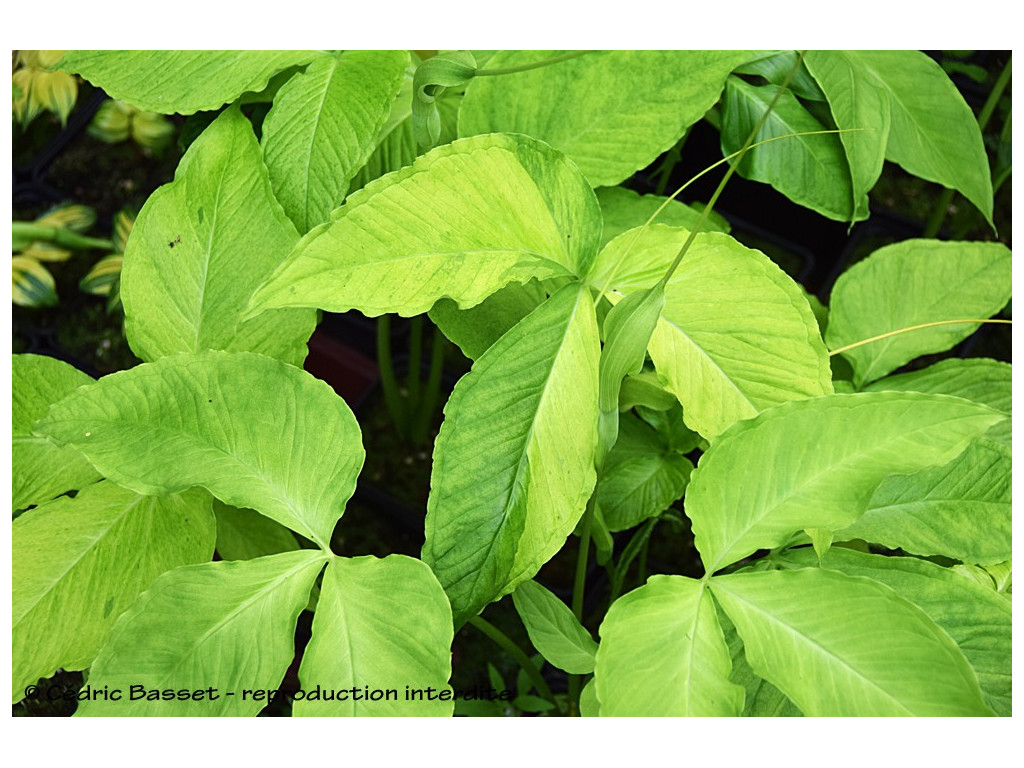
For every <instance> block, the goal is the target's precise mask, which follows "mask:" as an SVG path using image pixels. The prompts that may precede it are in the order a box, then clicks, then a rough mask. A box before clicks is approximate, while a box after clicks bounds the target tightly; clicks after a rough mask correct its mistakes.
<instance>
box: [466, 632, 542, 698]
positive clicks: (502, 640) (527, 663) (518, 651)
mask: <svg viewBox="0 0 1024 768" xmlns="http://www.w3.org/2000/svg"><path fill="white" fill-rule="evenodd" d="M468 623H469V624H471V625H472V626H474V627H476V629H478V630H480V631H481V632H482V633H484V634H485V635H487V636H488V637H489V638H491V640H493V641H494V642H495V643H497V644H498V645H499V646H501V648H502V650H504V651H505V652H506V653H507V654H508V655H509V656H511V657H512V658H513V659H515V660H516V662H518V664H519V666H520V667H522V668H523V671H524V672H526V674H527V675H528V676H529V678H530V680H531V681H532V682H533V685H534V687H535V688H536V689H537V693H539V694H540V695H541V696H542V697H543V698H545V699H547V700H548V701H550V702H551V703H552V704H554V705H555V706H558V700H557V699H556V698H555V694H554V693H553V692H552V691H551V687H550V686H549V685H548V683H547V680H545V679H544V676H543V675H541V673H540V670H539V669H537V667H536V666H534V663H533V659H531V658H530V657H529V656H527V655H526V652H525V651H523V649H522V648H520V647H519V646H518V645H516V644H515V643H514V642H513V641H512V638H510V637H509V636H508V635H506V634H505V633H504V632H502V631H501V630H500V629H498V628H497V627H496V626H494V625H493V624H491V622H489V621H487V619H485V618H483V617H482V616H474V617H472V618H471V619H470V620H469V622H468Z"/></svg>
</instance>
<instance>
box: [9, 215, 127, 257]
mask: <svg viewBox="0 0 1024 768" xmlns="http://www.w3.org/2000/svg"><path fill="white" fill-rule="evenodd" d="M11 234H12V236H13V237H14V238H15V239H18V240H27V241H29V242H35V241H39V242H44V243H53V244H54V245H60V246H63V247H65V248H70V249H71V250H74V251H86V250H90V249H96V250H107V251H110V250H113V248H114V243H113V242H112V241H110V240H102V239H100V238H96V237H86V236H85V235H80V234H78V233H77V232H74V231H72V230H70V229H64V228H63V227H55V226H53V225H51V224H33V223H31V222H27V221H15V222H12V223H11Z"/></svg>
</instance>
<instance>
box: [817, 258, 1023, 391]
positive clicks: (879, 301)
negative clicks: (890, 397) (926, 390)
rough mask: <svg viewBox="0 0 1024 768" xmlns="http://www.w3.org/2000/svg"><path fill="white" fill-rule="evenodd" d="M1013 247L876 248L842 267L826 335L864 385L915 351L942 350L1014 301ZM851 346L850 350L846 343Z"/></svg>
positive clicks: (888, 370)
mask: <svg viewBox="0 0 1024 768" xmlns="http://www.w3.org/2000/svg"><path fill="white" fill-rule="evenodd" d="M1010 261H1011V255H1010V249H1009V248H1007V247H1006V246H1005V245H1003V244H1002V243H982V242H978V243H967V242H940V241H938V240H906V241H904V242H902V243H896V244H894V245H888V246H885V247H884V248H880V249H878V250H877V251H875V252H874V253H873V254H871V256H869V257H868V258H866V259H864V261H861V262H858V263H857V264H854V265H853V266H852V267H851V268H850V269H848V270H847V271H846V272H845V273H843V274H842V275H841V276H840V277H839V279H838V280H837V281H836V284H835V287H834V288H833V289H832V299H831V302H830V304H831V309H830V313H829V324H828V330H827V331H826V333H825V341H826V342H827V343H828V345H829V348H830V349H832V350H833V351H834V352H835V351H840V350H844V351H842V354H843V356H844V357H846V359H847V360H849V361H850V364H851V365H852V366H853V370H854V384H855V385H857V386H858V387H859V386H861V385H863V384H866V383H867V382H870V381H874V380H875V379H878V378H880V377H882V376H884V375H886V374H887V373H889V372H890V371H893V370H895V369H896V368H898V367H899V366H901V365H903V364H904V363H906V362H909V361H910V360H913V359H914V358H915V357H920V356H921V355H926V354H930V353H932V352H942V351H944V350H947V349H949V348H950V347H952V346H953V345H954V344H956V343H957V342H958V341H961V340H963V339H965V338H967V337H968V336H970V335H971V334H972V333H974V331H976V330H977V329H978V326H979V324H978V323H977V322H974V323H955V324H943V325H934V326H931V327H925V328H917V329H915V330H911V331H908V332H906V333H898V334H895V335H890V336H887V337H885V338H881V339H878V340H876V341H871V342H870V343H867V344H863V345H860V346H855V347H851V346H850V345H853V344H855V343H857V342H861V341H866V340H868V339H874V338H875V337H876V336H882V335H884V334H890V333H891V332H893V331H901V330H904V329H908V328H914V327H915V326H920V325H926V324H928V323H939V322H943V321H949V320H975V319H976V320H984V319H985V318H988V317H991V316H992V315H994V314H995V313H996V312H998V311H999V310H1000V309H1002V308H1003V306H1005V304H1006V302H1007V301H1009V300H1010V293H1011V287H1010ZM847 347H849V348H848V349H845V348H847Z"/></svg>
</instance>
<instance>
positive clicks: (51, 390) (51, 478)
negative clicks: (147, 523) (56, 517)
mask: <svg viewBox="0 0 1024 768" xmlns="http://www.w3.org/2000/svg"><path fill="white" fill-rule="evenodd" d="M91 382H92V378H91V377H90V376H87V375H86V374H84V373H82V372H81V371H79V370H77V369H76V368H73V367H72V366H70V365H68V364H67V363H65V362H63V361H61V360H56V359H54V358H52V357H44V356H43V355H13V356H12V357H11V400H12V409H11V495H12V509H13V510H14V511H17V510H19V509H24V508H25V507H29V506H32V505H33V504H40V503H42V502H44V501H49V500H50V499H52V498H54V497H55V496H58V495H60V494H62V493H64V492H66V491H71V490H78V489H80V488H84V487H85V486H87V485H89V484H91V483H94V482H96V481H97V480H99V478H100V475H99V473H98V472H97V471H96V469H95V467H93V465H92V464H90V463H89V462H88V461H87V460H86V458H85V457H84V456H82V454H80V453H79V452H78V451H76V450H75V449H74V448H70V447H68V448H61V447H59V446H57V445H55V444H54V443H52V442H51V441H49V440H47V439H46V438H45V437H39V436H37V435H34V434H32V426H33V425H34V424H35V423H36V421H38V420H39V419H40V418H42V417H43V416H45V415H46V411H47V409H49V407H50V405H52V404H53V403H56V402H57V401H59V400H62V399H63V398H64V397H66V396H67V395H68V394H70V393H71V392H74V391H75V390H76V389H77V388H78V387H80V386H83V385H85V384H89V383H91Z"/></svg>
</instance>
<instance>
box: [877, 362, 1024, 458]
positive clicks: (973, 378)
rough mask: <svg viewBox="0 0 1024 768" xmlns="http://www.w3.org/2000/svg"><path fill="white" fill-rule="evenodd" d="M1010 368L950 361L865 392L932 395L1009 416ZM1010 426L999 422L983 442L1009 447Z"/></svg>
mask: <svg viewBox="0 0 1024 768" xmlns="http://www.w3.org/2000/svg"><path fill="white" fill-rule="evenodd" d="M1012 381H1013V367H1012V366H1011V365H1010V364H1009V363H1001V362H999V361H997V360H988V359H986V358H966V359H961V358H952V359H949V360H942V361H940V362H938V363H936V364H935V365H931V366H929V367H927V368H924V369H922V370H920V371H912V372H910V373H901V374H899V375H897V376H888V377H886V378H884V379H879V380H878V381H875V382H872V383H871V384H869V385H868V386H866V387H864V391H865V392H884V391H889V390H893V391H897V392H934V393H935V394H939V395H954V396H955V397H962V398H964V399H966V400H973V401H974V402H976V403H981V404H982V405H987V406H988V407H989V408H994V409H995V410H997V411H1000V412H1002V413H1005V414H1006V415H1007V416H1010V415H1011V413H1012V405H1013V391H1012V386H1011V385H1012ZM1011 433H1012V423H1011V421H1010V420H1009V419H1007V420H1006V421H1003V422H999V423H998V424H996V425H995V426H993V427H992V428H991V429H989V431H988V432H986V433H985V438H986V439H988V440H995V441H997V442H1000V443H1003V444H1004V445H1007V446H1008V445H1010V437H1011Z"/></svg>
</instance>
